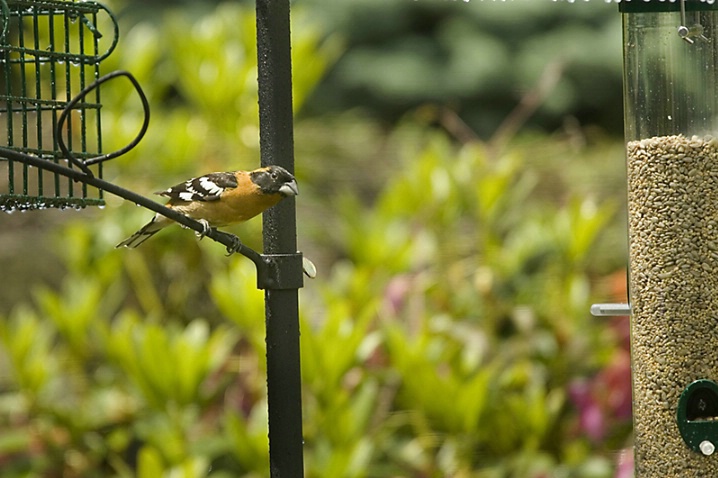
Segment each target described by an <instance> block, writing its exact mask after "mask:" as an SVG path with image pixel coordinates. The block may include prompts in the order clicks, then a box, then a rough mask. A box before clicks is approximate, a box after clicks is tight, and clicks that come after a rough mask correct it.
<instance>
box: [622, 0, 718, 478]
mask: <svg viewBox="0 0 718 478" xmlns="http://www.w3.org/2000/svg"><path fill="white" fill-rule="evenodd" d="M620 11H621V13H622V20H623V59H624V73H623V74H624V116H625V136H626V151H627V159H626V162H627V179H628V223H629V224H628V229H629V231H628V233H629V256H630V257H629V263H630V264H629V274H630V280H629V282H630V289H629V290H630V310H631V354H632V362H633V363H632V366H633V420H634V431H635V449H634V453H635V467H636V470H635V471H636V473H635V475H636V476H637V477H639V478H641V477H658V476H670V477H676V478H677V477H696V476H718V453H715V449H716V446H718V385H717V383H718V89H717V86H718V6H716V5H715V4H714V3H713V2H704V1H698V0H695V1H692V0H679V1H677V2H667V1H656V0H649V1H643V0H642V1H638V0H633V1H623V2H621V4H620Z"/></svg>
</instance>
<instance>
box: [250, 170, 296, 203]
mask: <svg viewBox="0 0 718 478" xmlns="http://www.w3.org/2000/svg"><path fill="white" fill-rule="evenodd" d="M250 177H251V178H252V182H254V183H255V184H256V185H257V186H259V189H261V191H262V193H264V194H280V195H282V196H283V197H287V196H296V195H297V194H299V188H297V180H296V179H294V176H293V175H292V174H291V173H290V172H289V171H287V170H286V169H284V168H283V167H281V166H267V167H266V168H260V169H256V170H254V171H252V172H251V173H250Z"/></svg>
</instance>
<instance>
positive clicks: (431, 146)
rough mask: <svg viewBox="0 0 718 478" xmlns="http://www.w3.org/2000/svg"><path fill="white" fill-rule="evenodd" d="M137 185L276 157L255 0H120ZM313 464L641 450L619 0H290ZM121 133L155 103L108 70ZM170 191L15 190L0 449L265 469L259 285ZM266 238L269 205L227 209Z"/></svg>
mask: <svg viewBox="0 0 718 478" xmlns="http://www.w3.org/2000/svg"><path fill="white" fill-rule="evenodd" d="M105 4H106V5H107V6H108V7H109V8H110V9H111V10H112V11H113V12H114V13H115V14H116V16H117V18H118V22H119V25H120V35H121V36H120V42H119V45H118V47H117V49H116V51H115V52H114V53H113V54H112V55H111V56H110V57H109V58H108V59H107V60H105V61H104V62H103V64H102V71H103V72H109V71H111V70H114V69H118V68H121V69H126V70H129V71H130V72H132V73H133V74H134V75H135V76H136V77H137V78H138V80H139V81H140V83H141V84H142V86H143V88H144V89H145V91H146V93H147V94H148V96H149V100H150V103H151V108H152V120H151V125H150V129H149V132H148V134H147V136H146V137H145V139H144V140H143V141H142V143H141V144H140V145H139V147H138V148H136V149H135V150H133V151H132V152H131V153H130V154H128V155H125V156H122V157H121V158H118V159H116V160H114V161H111V162H109V163H108V164H107V165H106V167H105V173H104V176H105V179H108V180H110V181H112V182H115V183H117V184H119V185H121V186H124V187H128V188H130V189H132V190H134V191H136V192H139V193H141V194H144V195H150V194H151V193H152V192H153V191H157V190H160V189H164V188H166V187H168V186H170V185H173V184H176V183H178V182H181V181H183V180H184V179H186V178H188V177H192V176H196V175H198V174H202V173H206V172H209V171H220V170H231V169H253V168H254V167H256V166H257V165H258V164H259V150H258V126H257V123H258V121H257V86H256V75H257V72H256V51H255V49H256V46H255V27H254V21H255V18H254V10H253V8H254V4H253V2H242V1H210V0H205V1H198V0H185V1H179V0H175V1H170V0H164V1H160V0H154V1H153V2H145V1H142V0H136V1H130V0H108V1H107V2H105ZM292 22H293V25H292V27H293V40H292V41H293V47H292V48H293V68H294V101H295V112H296V124H295V146H296V173H297V179H298V182H299V187H300V192H301V195H300V196H299V197H298V201H297V216H298V227H299V231H298V241H299V248H300V250H301V251H302V252H303V253H304V254H305V255H306V256H307V257H309V258H310V259H312V260H313V261H314V262H315V264H316V265H317V267H318V276H317V278H316V279H314V280H311V281H309V280H308V281H306V283H305V288H304V289H302V290H301V293H300V299H301V311H300V315H301V320H302V323H301V330H302V336H301V346H302V371H303V386H304V398H303V406H304V434H305V464H306V476H307V477H308V478H319V477H322V478H343V477H347V478H350V477H351V478H384V477H387V478H389V477H396V478H398V477H407V478H408V477H411V478H414V477H415V478H429V477H431V478H434V477H436V478H440V477H453V478H467V477H480V478H503V477H506V478H509V477H515V478H549V477H552V478H561V477H572V478H574V477H575V478H609V477H616V478H627V477H629V476H632V461H631V387H630V360H629V351H628V325H627V319H626V318H620V317H619V318H613V319H611V318H594V317H591V316H590V314H589V307H590V304H591V303H594V302H609V301H619V302H620V301H626V279H625V276H626V272H625V263H626V261H627V253H626V219H625V188H626V181H625V166H624V164H625V163H624V144H623V138H622V87H621V59H622V51H621V19H620V14H619V13H618V11H617V7H616V5H615V4H610V3H609V4H607V3H604V2H598V1H595V2H578V3H572V2H549V1H544V2H536V1H529V0H514V1H508V2H492V1H478V0H473V1H440V0H394V1H386V0H351V1H336V0H297V1H296V2H293V4H292ZM102 100H103V104H104V108H103V118H102V121H103V134H104V136H103V140H104V149H105V150H106V151H112V150H115V149H118V148H120V147H122V146H124V145H125V144H127V143H128V142H129V141H130V140H131V139H132V137H133V136H134V135H135V133H136V132H137V130H138V129H139V126H140V124H141V121H142V111H141V106H140V104H139V101H138V100H137V98H136V96H135V95H133V93H132V92H131V91H130V88H129V87H128V86H127V85H125V84H122V82H115V83H110V84H108V85H107V87H105V88H104V89H103V92H102ZM150 216H151V213H150V212H148V211H146V210H142V209H141V208H138V207H134V206H133V205H132V204H129V203H124V202H123V201H122V200H119V199H117V198H114V197H107V206H106V207H105V208H103V209H99V208H93V209H89V208H88V209H86V210H83V211H80V212H76V211H62V212H61V211H58V210H46V211H34V212H26V213H20V212H15V213H13V214H3V215H0V221H1V224H2V227H0V267H2V269H3V270H5V273H4V274H3V277H2V278H0V283H1V284H2V287H0V469H1V470H2V476H3V477H9V478H15V477H18V478H19V477H24V478H26V477H82V478H86V477H87V478H90V477H92V478H94V477H97V478H100V477H102V478H105V477H118V478H129V477H140V478H157V477H172V478H174V477H183V478H200V477H212V478H227V477H238V476H239V477H253V478H254V477H265V476H269V468H268V451H267V416H266V390H265V388H266V385H265V364H264V356H265V352H264V347H265V345H264V304H263V294H262V292H261V291H258V290H256V288H255V284H256V281H255V273H254V270H253V266H252V264H251V263H250V262H249V261H247V260H246V259H243V258H242V257H240V256H232V257H229V258H228V257H225V255H224V248H223V246H221V245H218V244H214V243H212V242H211V241H208V240H205V241H202V242H198V241H197V240H196V238H195V237H194V235H193V234H192V233H191V232H190V231H186V230H182V229H180V228H178V227H177V228H174V229H168V230H165V231H163V232H162V233H161V234H158V235H157V236H155V237H154V238H153V239H152V240H151V241H149V242H147V243H146V244H144V245H143V246H142V247H140V248H138V249H137V250H125V249H122V250H117V249H114V246H115V244H117V243H118V242H119V241H120V240H122V239H124V238H125V237H126V236H127V235H129V234H131V233H132V232H134V231H135V230H136V229H137V228H139V227H140V226H141V225H142V224H144V222H145V221H146V220H148V218H149V217H150ZM230 231H231V232H234V233H237V234H238V235H240V237H241V238H242V240H243V241H244V242H245V243H247V244H248V245H250V246H253V247H254V248H256V249H261V220H259V219H255V220H253V221H250V222H249V223H246V224H243V225H240V226H237V227H234V228H231V229H230Z"/></svg>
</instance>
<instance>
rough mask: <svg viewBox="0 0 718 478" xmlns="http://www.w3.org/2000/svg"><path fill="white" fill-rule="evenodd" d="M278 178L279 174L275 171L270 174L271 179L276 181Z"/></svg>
mask: <svg viewBox="0 0 718 478" xmlns="http://www.w3.org/2000/svg"><path fill="white" fill-rule="evenodd" d="M278 177H279V174H277V172H276V171H275V172H273V173H272V179H277V178H278Z"/></svg>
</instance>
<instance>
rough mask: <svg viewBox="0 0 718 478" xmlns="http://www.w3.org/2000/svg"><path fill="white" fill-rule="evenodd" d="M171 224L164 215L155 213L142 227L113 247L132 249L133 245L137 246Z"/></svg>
mask: <svg viewBox="0 0 718 478" xmlns="http://www.w3.org/2000/svg"><path fill="white" fill-rule="evenodd" d="M170 224H171V221H169V220H167V218H165V217H164V216H161V215H159V214H156V215H155V217H153V218H152V220H151V221H150V222H148V223H147V224H145V225H144V226H142V229H140V230H139V231H137V232H136V233H134V234H132V235H131V236H130V237H128V238H127V239H125V240H124V241H122V242H120V243H119V244H117V245H116V246H115V248H118V247H129V248H131V249H134V248H135V247H137V246H139V245H140V244H142V243H143V242H145V241H146V240H147V239H149V238H150V237H152V236H154V235H155V234H157V233H158V232H160V231H161V230H162V229H164V228H165V227H167V226H169V225H170Z"/></svg>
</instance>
